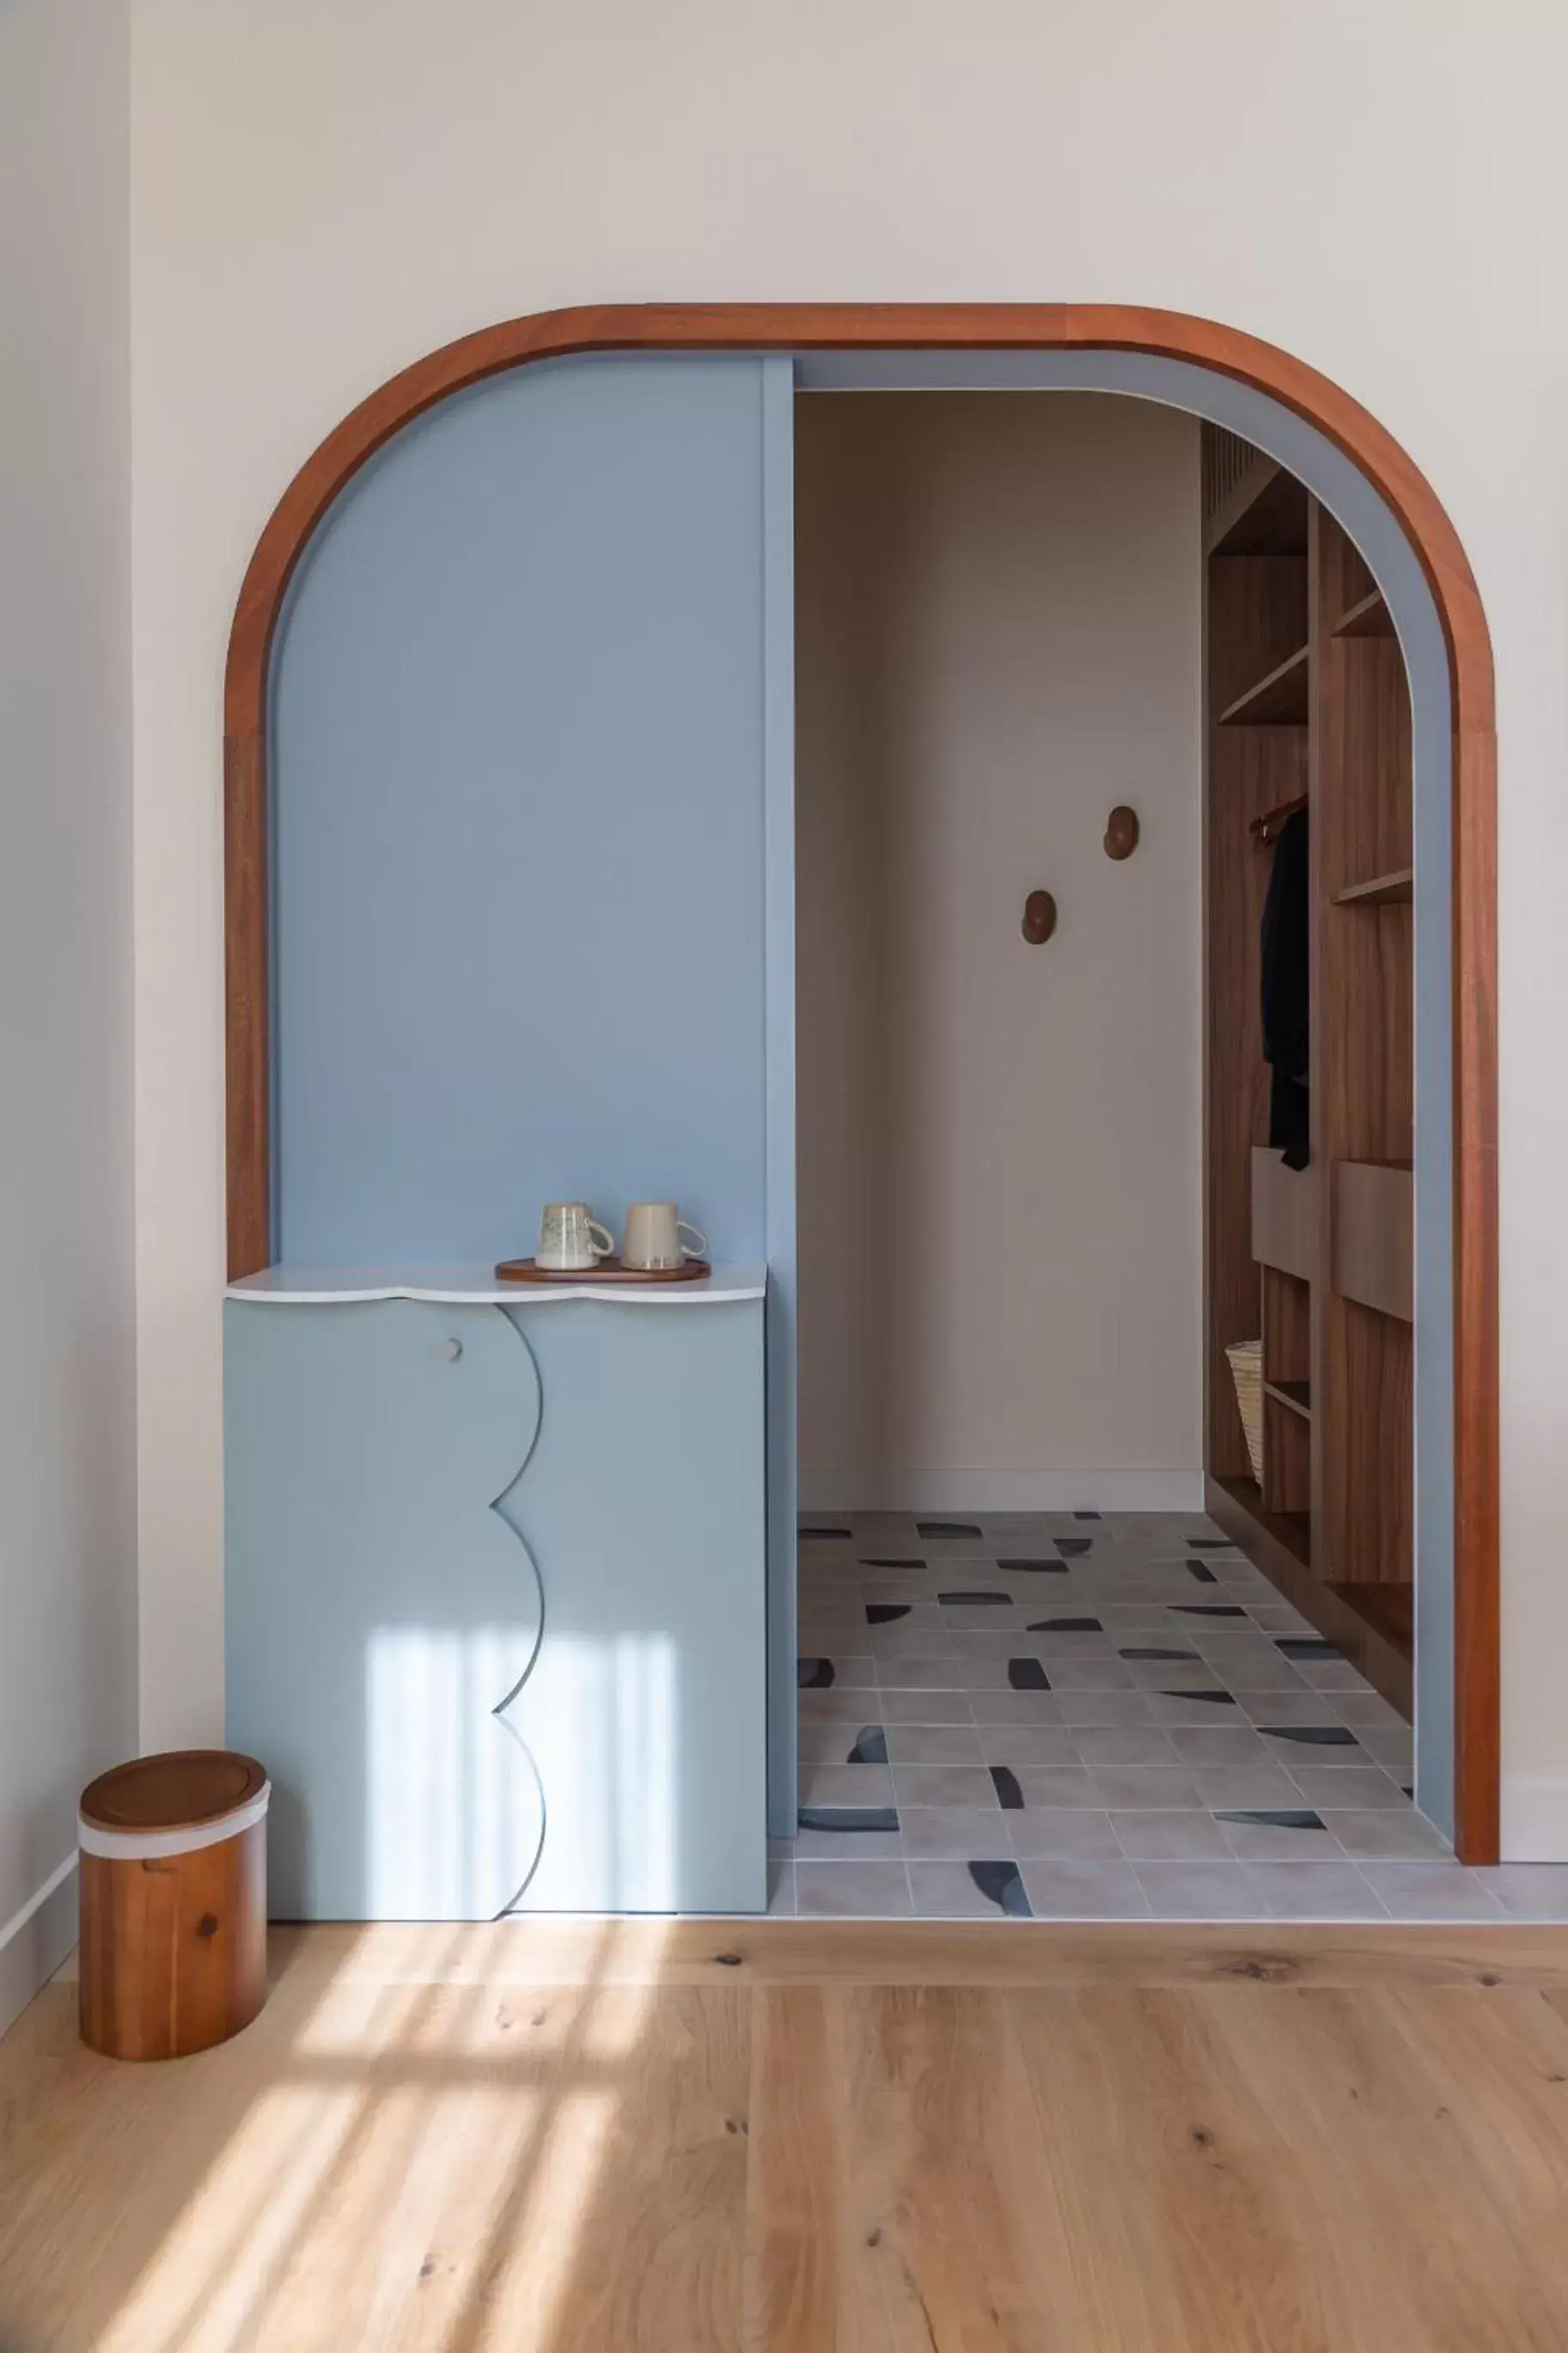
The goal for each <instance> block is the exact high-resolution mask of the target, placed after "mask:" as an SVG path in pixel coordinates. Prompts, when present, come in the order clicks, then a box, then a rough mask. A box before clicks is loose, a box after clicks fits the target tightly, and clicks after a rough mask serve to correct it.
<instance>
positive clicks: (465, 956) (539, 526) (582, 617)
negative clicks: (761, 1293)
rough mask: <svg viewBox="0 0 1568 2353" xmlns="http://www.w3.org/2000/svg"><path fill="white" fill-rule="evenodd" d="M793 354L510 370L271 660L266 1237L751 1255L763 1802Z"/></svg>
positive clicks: (789, 1646) (788, 1200)
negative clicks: (637, 1220)
mask: <svg viewBox="0 0 1568 2353" xmlns="http://www.w3.org/2000/svg"><path fill="white" fill-rule="evenodd" d="M793 380H794V373H793V365H792V363H791V361H790V360H789V359H788V358H787V357H784V356H777V355H770V356H747V355H742V354H733V353H723V354H720V353H715V354H701V353H696V354H691V355H689V356H673V355H668V354H658V355H641V354H634V353H614V354H605V355H595V356H587V357H583V358H580V359H564V360H557V361H550V362H543V363H540V364H534V365H530V366H524V367H521V368H518V369H515V370H513V371H511V372H510V373H508V374H507V375H501V376H499V377H496V378H493V379H492V380H490V381H489V382H488V383H486V384H484V385H479V386H476V387H475V388H474V389H472V390H471V391H469V392H467V393H465V394H462V395H459V396H456V397H454V398H452V399H450V400H447V401H446V402H443V403H442V404H440V405H439V406H437V408H435V409H433V410H432V411H431V412H430V413H429V414H428V415H427V416H426V417H423V418H421V419H420V420H418V421H417V422H416V424H414V425H413V426H411V427H408V428H407V429H406V430H405V432H403V433H401V434H399V435H398V436H397V437H396V438H395V440H393V441H392V442H391V443H389V445H388V446H387V448H385V449H384V451H382V452H381V454H380V455H379V456H378V457H377V458H376V459H374V461H373V462H372V463H371V465H369V466H368V467H367V468H366V469H365V470H363V473H361V474H360V475H359V476H358V477H356V479H355V480H354V481H353V482H352V483H351V484H350V486H349V488H348V489H347V491H345V492H344V494H343V495H342V498H340V499H339V500H338V501H337V502H336V503H335V505H334V506H333V507H332V509H331V512H329V514H328V515H327V517H326V518H325V520H324V521H323V522H322V524H321V529H320V531H319V532H318V533H317V535H316V538H315V540H314V542H313V543H312V545H311V546H310V550H309V551H308V553H307V555H306V557H305V560H304V562H303V564H302V565H301V567H300V574H299V576H298V578H297V580H296V582H295V585H294V588H293V590H292V593H291V596H290V598H289V606H288V608H287V610H286V612H285V614H284V617H283V620H282V623H281V626H280V628H279V638H278V643H277V647H276V650H275V654H274V660H273V672H272V681H271V715H270V727H271V750H272V758H271V763H270V766H271V776H272V792H273V804H272V809H271V873H270V890H271V900H270V906H271V922H272V927H273V971H274V976H275V978H274V1000H275V1001H274V1006H273V1039H274V1051H275V1066H274V1074H273V1078H274V1087H273V1104H274V1130H273V1170H274V1238H275V1251H274V1254H275V1256H276V1257H277V1258H278V1259H279V1260H282V1261H289V1262H292V1263H295V1264H305V1265H312V1264H313V1265H323V1264H335V1265H346V1266H364V1265H367V1264H378V1263H380V1264H384V1263H389V1262H402V1263H405V1264H406V1263H410V1262H413V1263H417V1264H425V1265H430V1264H443V1263H447V1264H449V1263H454V1262H461V1261H478V1262H480V1263H484V1262H489V1261H494V1260H496V1259H498V1258H500V1257H503V1256H510V1255H512V1254H514V1253H520V1252H523V1251H527V1250H531V1248H532V1245H533V1240H534V1234H535V1229H536V1222H537V1218H538V1212H539V1208H540V1205H541V1203H542V1202H543V1201H545V1200H547V1199H556V1198H584V1199H586V1200H588V1201H589V1202H591V1203H592V1205H593V1207H594V1208H595V1211H596V1212H597V1214H598V1215H599V1216H600V1217H601V1218H604V1219H606V1220H607V1221H608V1222H610V1223H611V1224H616V1223H618V1221H619V1219H620V1217H621V1213H622V1211H623V1209H624V1208H625V1205H626V1202H627V1201H628V1200H629V1199H634V1198H649V1197H653V1198H675V1199H677V1200H679V1203H680V1205H681V1208H682V1210H683V1212H684V1213H685V1214H686V1215H688V1216H689V1217H691V1218H693V1219H695V1220H696V1221H697V1222H698V1224H700V1226H701V1227H703V1228H704V1229H705V1230H706V1231H707V1233H708V1234H709V1236H710V1240H711V1243H712V1246H713V1250H714V1252H715V1255H717V1256H719V1257H721V1258H726V1259H731V1260H736V1259H741V1260H744V1259H752V1260H754V1259H760V1258H763V1257H766V1258H767V1259H768V1261H769V1262H770V1266H771V1269H772V1272H773V1285H774V1289H773V1296H772V1297H771V1299H770V1307H769V1315H770V1328H769V1352H768V1417H769V1431H770V1449H769V1465H768V1482H769V1495H770V1522H771V1527H770V1564H771V1565H770V1592H769V1628H770V1644H771V1653H772V1655H771V1661H770V1672H771V1679H770V1714H771V1717H772V1729H773V1742H772V1746H771V1779H770V1802H771V1814H772V1820H773V1825H774V1827H775V1828H787V1827H793V1820H794V1802H795V1797H794V1770H795V1751H794V1704H793V1691H794V1651H795V1638H794V1622H795V1593H794V1583H795V1547H794V1527H793V1521H794V1498H795V1453H794V1387H795V1357H794V1335H793V1273H794V1233H795V1198H794V1077H793V1049H794V989H793V958H794V937H793V920H792V862H793V848H794V845H793V816H792V811H793V758H794V750H793V691H794V689H793V628H794V616H793V596H794V575H793V532H794V516H793V501H792V459H793V451H792V438H793Z"/></svg>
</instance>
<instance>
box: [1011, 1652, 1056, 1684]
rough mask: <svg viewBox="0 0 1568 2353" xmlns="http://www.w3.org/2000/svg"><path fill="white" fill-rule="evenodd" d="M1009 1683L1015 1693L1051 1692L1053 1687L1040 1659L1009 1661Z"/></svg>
mask: <svg viewBox="0 0 1568 2353" xmlns="http://www.w3.org/2000/svg"><path fill="white" fill-rule="evenodd" d="M1007 1681H1008V1682H1009V1683H1011V1684H1012V1686H1013V1689H1014V1690H1015V1691H1049V1689H1050V1687H1051V1685H1050V1678H1049V1676H1048V1675H1047V1672H1046V1671H1045V1669H1044V1667H1043V1666H1041V1664H1040V1662H1039V1661H1038V1659H1009V1660H1008V1662H1007Z"/></svg>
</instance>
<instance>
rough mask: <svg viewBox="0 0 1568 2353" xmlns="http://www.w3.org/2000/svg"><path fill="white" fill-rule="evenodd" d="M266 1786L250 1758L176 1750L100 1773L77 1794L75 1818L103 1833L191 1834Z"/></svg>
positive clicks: (234, 1810) (220, 1751)
mask: <svg viewBox="0 0 1568 2353" xmlns="http://www.w3.org/2000/svg"><path fill="white" fill-rule="evenodd" d="M266 1786H267V1775H266V1772H265V1770H264V1768H263V1767H261V1766H259V1765H258V1763H257V1761H256V1759H255V1757H241V1756H239V1755H238V1754H237V1752H235V1751H234V1750H232V1749H226V1748H177V1749H173V1750H170V1751H169V1752H167V1753H166V1754H164V1755H163V1756H161V1757H133V1758H132V1761H131V1763H130V1764H129V1765H116V1766H114V1767H112V1769H111V1770H110V1771H109V1772H107V1773H100V1775H99V1777H98V1778H97V1780H96V1781H89V1783H88V1786H87V1788H85V1789H84V1790H83V1791H82V1794H81V1818H82V1820H83V1821H84V1822H90V1823H92V1824H94V1825H95V1826H96V1827H97V1828H98V1829H100V1830H105V1831H181V1830H195V1829H196V1828H198V1827H199V1826H200V1825H201V1824H202V1823H204V1822H213V1821H221V1820H222V1819H223V1817H224V1816H225V1815H226V1814H233V1813H237V1812H238V1811H239V1810H240V1809H241V1808H242V1807H244V1806H247V1805H248V1804H249V1803H250V1802H251V1800H252V1799H255V1798H258V1797H259V1795H260V1793H261V1791H262V1790H263V1789H264V1788H266Z"/></svg>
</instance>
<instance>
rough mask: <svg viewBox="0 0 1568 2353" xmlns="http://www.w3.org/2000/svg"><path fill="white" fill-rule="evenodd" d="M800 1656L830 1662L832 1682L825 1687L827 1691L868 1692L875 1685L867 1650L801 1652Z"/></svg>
mask: <svg viewBox="0 0 1568 2353" xmlns="http://www.w3.org/2000/svg"><path fill="white" fill-rule="evenodd" d="M802 1656H803V1657H812V1658H826V1659H831V1660H832V1662H833V1681H832V1683H829V1684H828V1685H826V1689H828V1690H829V1691H849V1690H851V1689H853V1690H856V1691H868V1690H870V1689H871V1688H872V1686H873V1685H874V1684H875V1683H876V1680H877V1674H876V1668H875V1665H874V1662H873V1661H872V1657H871V1653H870V1651H868V1650H865V1649H861V1650H858V1651H810V1652H805V1651H803V1652H802Z"/></svg>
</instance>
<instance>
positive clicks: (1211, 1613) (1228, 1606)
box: [1168, 1601, 1247, 1618]
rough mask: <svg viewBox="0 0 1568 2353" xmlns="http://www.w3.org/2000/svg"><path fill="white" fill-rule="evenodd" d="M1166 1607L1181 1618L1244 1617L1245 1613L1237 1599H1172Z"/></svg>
mask: <svg viewBox="0 0 1568 2353" xmlns="http://www.w3.org/2000/svg"><path fill="white" fill-rule="evenodd" d="M1168 1607H1169V1608H1171V1609H1173V1610H1175V1612H1176V1614H1177V1616H1178V1617H1181V1618H1245V1617H1246V1615H1247V1612H1246V1610H1245V1609H1243V1608H1242V1606H1241V1604H1240V1602H1239V1601H1173V1602H1171V1603H1170V1604H1169V1605H1168Z"/></svg>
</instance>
